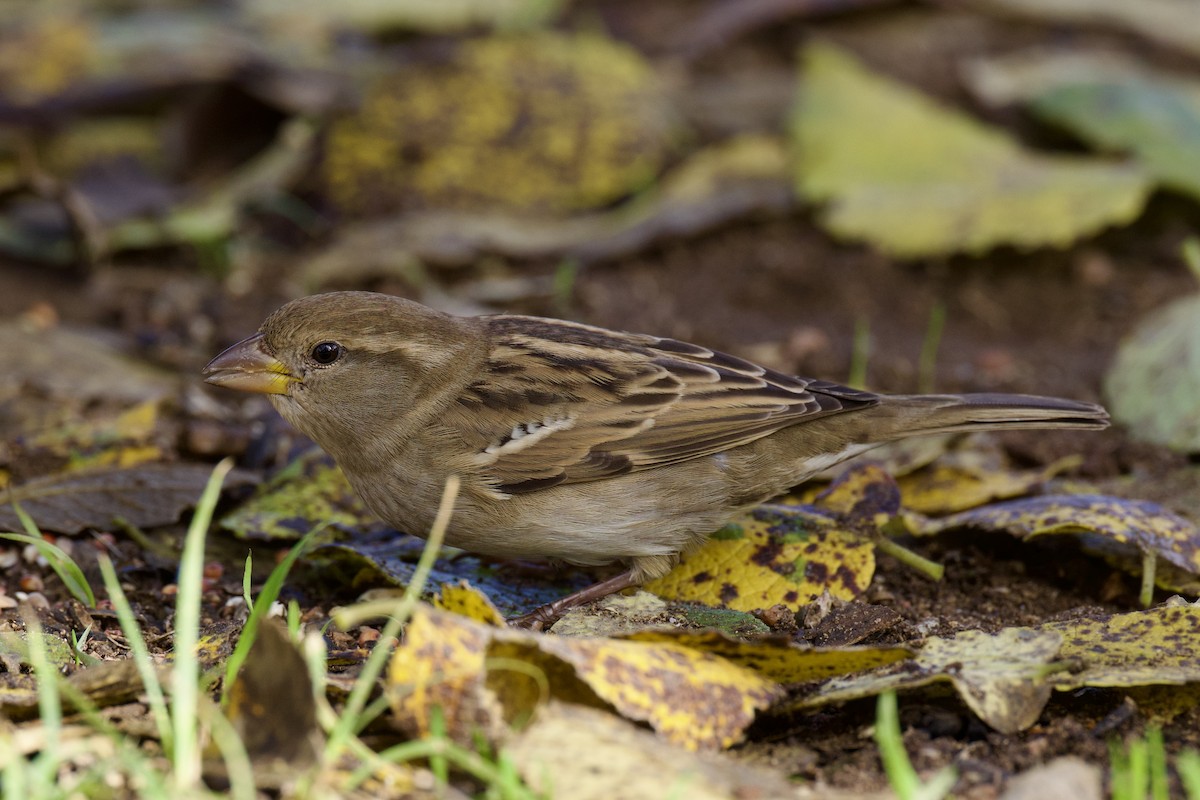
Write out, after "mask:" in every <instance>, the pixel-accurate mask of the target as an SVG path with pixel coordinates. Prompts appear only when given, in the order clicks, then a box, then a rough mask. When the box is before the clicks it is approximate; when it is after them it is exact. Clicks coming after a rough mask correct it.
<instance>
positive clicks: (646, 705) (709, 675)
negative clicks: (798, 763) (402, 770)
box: [388, 606, 783, 749]
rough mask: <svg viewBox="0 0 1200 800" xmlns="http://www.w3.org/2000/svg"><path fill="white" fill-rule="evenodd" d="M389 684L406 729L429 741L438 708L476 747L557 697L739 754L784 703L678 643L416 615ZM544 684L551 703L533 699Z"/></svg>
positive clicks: (765, 684) (770, 688)
mask: <svg viewBox="0 0 1200 800" xmlns="http://www.w3.org/2000/svg"><path fill="white" fill-rule="evenodd" d="M518 664H524V665H525V666H524V667H518V666H517V665H518ZM531 676H533V678H534V680H533V681H532V682H531V681H530V680H529V678H530V677H531ZM388 682H389V687H388V692H389V697H390V698H391V702H392V709H393V711H394V713H395V715H396V718H397V722H398V723H399V724H400V725H401V727H403V728H405V729H406V730H409V731H412V732H413V733H415V734H420V733H427V732H428V731H429V721H430V715H431V713H432V708H433V707H434V706H437V707H440V708H441V709H442V713H443V714H444V717H445V720H446V724H447V728H448V730H449V731H450V732H451V733H452V734H453V735H458V736H460V737H462V736H467V737H469V735H470V731H471V730H472V729H482V730H483V731H485V732H487V733H489V734H493V735H494V734H495V733H497V732H498V731H499V730H501V729H502V728H503V726H504V725H506V724H508V722H510V721H512V720H514V719H517V718H519V717H521V716H523V715H525V714H527V713H528V712H529V711H530V710H531V709H532V707H533V706H535V705H537V704H538V703H540V702H543V701H544V700H545V699H546V698H547V697H554V698H559V699H565V700H567V701H570V702H579V703H585V704H593V705H598V704H608V705H610V706H612V707H613V708H615V709H616V710H617V711H618V712H619V713H620V714H621V715H623V716H625V717H627V718H629V719H634V720H639V721H645V722H647V723H649V725H650V726H651V727H652V728H653V729H654V730H656V731H658V732H659V733H661V734H663V735H664V736H665V737H666V738H668V739H669V740H671V741H673V742H676V743H678V744H681V745H683V746H685V747H688V748H689V749H700V748H713V747H729V746H730V745H733V744H735V743H736V742H738V741H740V739H741V737H742V734H743V732H744V731H745V729H746V726H748V725H749V724H750V722H751V721H752V720H753V719H754V715H755V713H756V712H757V711H759V710H761V709H763V708H766V707H767V706H769V705H770V704H771V703H772V702H774V701H775V700H777V699H778V698H779V697H780V696H781V695H782V694H783V690H782V688H781V687H780V686H779V685H778V684H777V683H775V682H774V681H771V680H769V679H767V678H764V677H762V676H760V675H758V674H756V673H755V672H753V671H751V670H749V669H747V668H746V667H743V666H739V665H738V664H735V663H733V662H731V661H729V660H727V659H724V658H721V657H720V656H717V655H713V654H711V653H706V652H702V651H698V650H694V649H692V648H690V647H687V646H685V645H682V644H679V643H676V642H669V641H664V642H640V641H631V640H618V639H577V638H566V637H559V636H545V635H540V634H535V633H530V632H526V631H518V630H510V629H507V628H493V627H490V626H487V625H483V624H480V623H477V622H474V621H472V620H469V619H467V618H465V617H461V616H458V615H456V614H450V613H447V612H444V611H438V610H436V609H433V608H429V607H427V606H421V607H419V608H418V609H417V610H416V612H414V614H413V617H412V619H411V620H410V622H409V625H408V628H407V629H406V631H405V638H404V642H403V643H402V644H401V646H400V647H399V648H398V649H397V650H396V653H395V655H394V656H393V657H392V661H391V665H390V668H389V675H388ZM536 684H544V686H545V688H546V693H545V694H542V693H540V692H537V691H530V687H531V685H533V686H536Z"/></svg>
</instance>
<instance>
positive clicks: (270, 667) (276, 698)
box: [225, 619, 322, 773]
mask: <svg viewBox="0 0 1200 800" xmlns="http://www.w3.org/2000/svg"><path fill="white" fill-rule="evenodd" d="M225 713H226V715H227V716H228V717H229V721H230V722H231V723H232V724H233V727H234V730H236V731H237V733H238V736H239V738H240V739H241V740H242V744H243V746H245V748H246V755H248V756H249V757H250V760H251V761H252V762H253V763H254V764H255V767H256V769H255V772H256V773H258V772H261V770H262V769H263V768H268V769H269V768H286V765H289V764H290V765H293V767H304V766H307V765H309V764H312V763H313V761H314V760H315V759H316V758H317V755H318V753H319V752H320V740H321V738H322V737H321V734H320V728H319V727H318V726H317V706H316V701H315V700H314V698H313V686H312V682H311V681H310V680H309V677H308V665H307V664H306V663H305V662H304V656H302V655H301V653H300V651H299V649H297V647H296V645H295V643H294V642H292V640H291V637H290V636H288V632H287V629H286V628H284V627H283V624H282V623H280V622H279V620H276V619H265V620H263V622H262V624H260V625H259V627H258V631H257V633H256V636H255V639H254V644H253V646H252V647H251V648H250V653H249V654H248V655H247V656H246V661H245V663H244V664H243V665H242V668H241V670H240V671H239V672H238V674H237V677H236V678H235V679H234V681H233V684H232V685H231V686H230V687H229V705H228V707H227V708H226V709H225Z"/></svg>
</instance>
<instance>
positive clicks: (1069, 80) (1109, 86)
mask: <svg viewBox="0 0 1200 800" xmlns="http://www.w3.org/2000/svg"><path fill="white" fill-rule="evenodd" d="M967 74H968V76H969V79H970V81H971V83H972V84H973V85H974V86H975V87H976V92H977V93H983V94H985V96H986V97H988V98H989V99H991V100H992V101H993V102H995V101H1005V102H1020V103H1022V104H1024V105H1025V106H1027V107H1028V108H1029V109H1030V110H1031V111H1032V112H1033V113H1034V114H1035V115H1037V116H1038V117H1040V118H1041V119H1043V120H1046V121H1047V122H1050V123H1052V124H1054V125H1057V126H1058V127H1060V128H1063V129H1065V130H1068V131H1070V132H1071V133H1073V134H1074V135H1075V136H1077V137H1079V138H1080V139H1082V140H1083V141H1085V142H1087V143H1088V144H1090V145H1092V146H1094V147H1096V148H1098V149H1100V150H1104V151H1108V152H1116V153H1132V154H1133V155H1134V156H1135V157H1136V159H1137V160H1138V161H1139V162H1141V163H1142V164H1143V165H1144V166H1145V167H1146V169H1147V170H1148V171H1149V172H1150V173H1151V174H1152V175H1154V176H1155V177H1156V178H1157V179H1158V181H1159V182H1160V183H1161V184H1162V185H1163V186H1166V187H1168V188H1171V189H1174V190H1176V191H1180V192H1185V193H1187V194H1190V195H1192V196H1193V197H1200V82H1198V81H1195V80H1188V79H1186V78H1184V77H1181V76H1175V75H1169V74H1166V73H1159V72H1154V71H1151V70H1150V69H1148V68H1147V67H1145V66H1143V65H1142V64H1140V63H1138V62H1135V61H1133V60H1132V59H1129V58H1127V57H1124V56H1119V55H1115V54H1112V53H1106V52H1103V51H1099V52H1080V51H1077V50H1071V51H1069V52H1068V51H1059V52H1053V51H1051V52H1047V51H1040V50H1039V51H1032V52H1021V53H1015V54H1012V55H1007V56H1005V57H1003V58H996V59H989V60H981V61H977V62H974V63H973V65H972V67H971V68H970V70H969V71H968V73H967Z"/></svg>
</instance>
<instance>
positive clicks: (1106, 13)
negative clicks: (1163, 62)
mask: <svg viewBox="0 0 1200 800" xmlns="http://www.w3.org/2000/svg"><path fill="white" fill-rule="evenodd" d="M957 3H958V5H961V6H966V7H971V8H976V9H979V10H981V11H994V12H997V13H1000V14H1002V15H1004V16H1016V17H1023V18H1026V19H1032V20H1038V21H1042V22H1053V23H1075V24H1082V25H1097V26H1102V27H1106V28H1116V29H1118V30H1125V31H1131V32H1133V33H1136V34H1139V35H1141V36H1144V37H1145V38H1147V39H1149V40H1151V41H1153V42H1158V43H1160V44H1164V45H1167V46H1168V47H1173V48H1176V49H1178V50H1181V51H1183V52H1185V53H1191V54H1192V55H1200V17H1197V16H1196V13H1195V11H1196V9H1195V8H1194V7H1193V6H1192V4H1191V3H1190V2H1187V1H1186V0H1185V1H1184V2H1179V0H1139V2H1137V3H1127V2H1125V0H957Z"/></svg>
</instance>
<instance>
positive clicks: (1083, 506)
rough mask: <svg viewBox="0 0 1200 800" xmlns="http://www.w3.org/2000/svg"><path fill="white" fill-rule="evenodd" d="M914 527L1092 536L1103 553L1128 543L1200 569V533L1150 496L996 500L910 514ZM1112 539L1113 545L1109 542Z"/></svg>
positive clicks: (1092, 544)
mask: <svg viewBox="0 0 1200 800" xmlns="http://www.w3.org/2000/svg"><path fill="white" fill-rule="evenodd" d="M905 519H906V521H907V522H908V524H909V527H910V529H912V530H913V531H914V532H916V533H919V534H922V535H924V534H933V533H940V532H941V531H945V530H950V529H953V528H981V529H984V530H992V531H1006V532H1008V533H1011V534H1013V535H1014V536H1017V537H1019V538H1022V539H1024V538H1030V537H1033V536H1045V535H1049V534H1064V533H1065V534H1073V535H1078V534H1088V535H1091V536H1092V538H1087V539H1085V540H1084V545H1085V547H1088V548H1089V549H1097V550H1101V551H1102V552H1103V551H1105V550H1107V551H1110V552H1111V551H1112V545H1113V544H1117V545H1127V546H1132V547H1134V548H1136V549H1137V551H1138V552H1152V553H1155V554H1157V555H1158V556H1159V557H1161V558H1162V559H1164V560H1165V561H1167V562H1168V563H1170V564H1172V565H1174V566H1176V567H1178V568H1179V569H1182V570H1186V571H1187V572H1190V573H1192V574H1195V573H1197V572H1200V532H1198V531H1197V530H1196V526H1195V525H1193V524H1192V523H1191V522H1188V521H1187V520H1186V519H1184V518H1183V517H1180V516H1179V515H1177V514H1173V513H1171V512H1170V511H1168V510H1167V509H1165V508H1163V507H1162V506H1160V505H1158V504H1156V503H1151V502H1148V501H1145V500H1127V499H1124V498H1120V497H1109V496H1106V495H1092V494H1070V495H1043V496H1041V497H1031V498H1027V499H1025V500H1012V501H1009V502H1007V503H996V504H994V505H990V506H984V507H983V508H977V509H973V510H971V511H964V512H962V513H960V514H954V515H952V516H949V517H944V518H942V519H938V520H928V519H921V518H919V517H918V516H917V515H907V516H906V517H905ZM1106 543H1107V547H1106V546H1105V545H1106Z"/></svg>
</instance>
